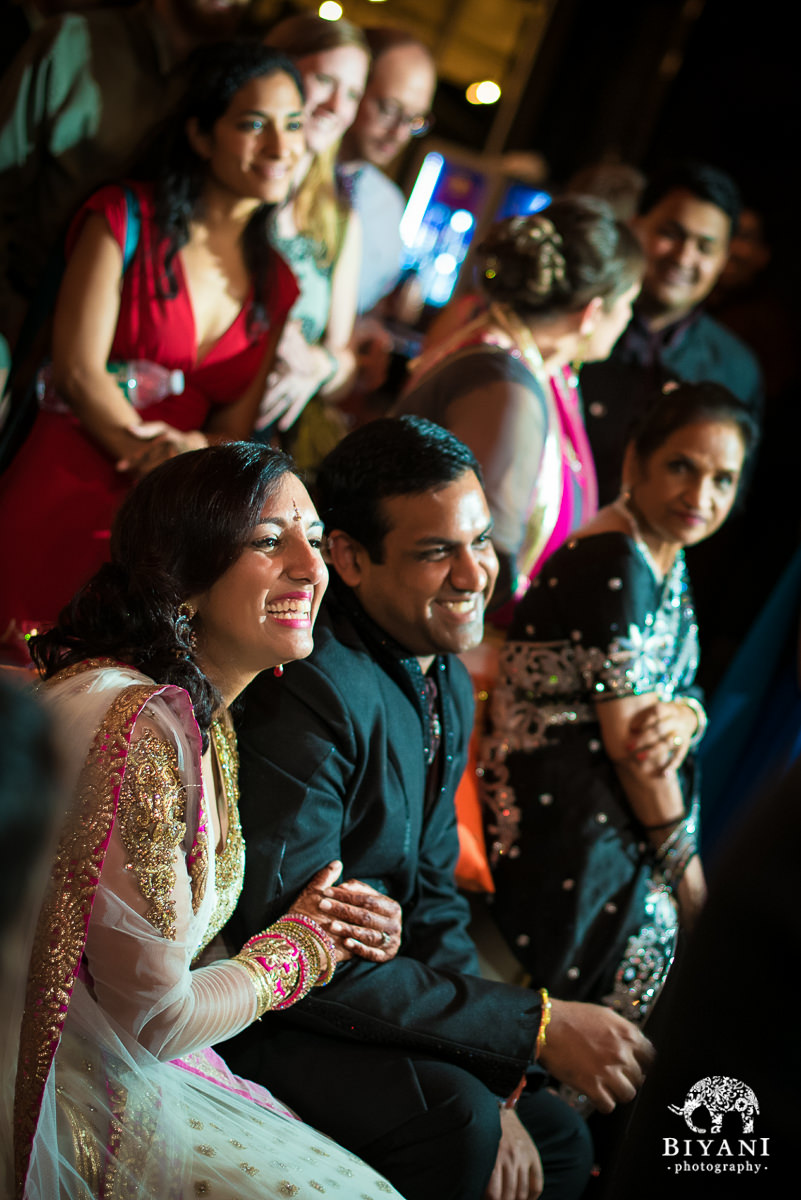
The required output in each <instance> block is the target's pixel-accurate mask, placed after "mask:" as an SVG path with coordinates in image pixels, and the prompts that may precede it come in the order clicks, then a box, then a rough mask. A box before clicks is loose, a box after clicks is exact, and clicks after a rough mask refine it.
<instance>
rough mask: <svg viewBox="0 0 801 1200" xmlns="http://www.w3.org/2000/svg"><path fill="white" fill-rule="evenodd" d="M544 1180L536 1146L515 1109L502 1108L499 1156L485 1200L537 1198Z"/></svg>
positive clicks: (527, 1199) (529, 1199)
mask: <svg viewBox="0 0 801 1200" xmlns="http://www.w3.org/2000/svg"><path fill="white" fill-rule="evenodd" d="M544 1182H545V1180H544V1177H543V1174H542V1163H541V1162H540V1156H539V1154H538V1152H537V1147H536V1146H535V1145H534V1143H533V1142H532V1140H531V1138H530V1137H529V1135H528V1134H527V1133H526V1131H525V1129H524V1128H523V1126H522V1124H521V1122H520V1118H519V1117H518V1115H517V1113H516V1112H515V1110H514V1109H513V1108H502V1109H501V1140H500V1144H499V1146H498V1157H497V1158H496V1159H495V1166H494V1167H493V1169H492V1175H491V1176H490V1181H489V1183H488V1185H487V1190H486V1191H485V1193H484V1200H536V1197H537V1196H539V1195H540V1193H541V1192H542V1188H543V1184H544Z"/></svg>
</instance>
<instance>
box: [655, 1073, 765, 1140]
mask: <svg viewBox="0 0 801 1200" xmlns="http://www.w3.org/2000/svg"><path fill="white" fill-rule="evenodd" d="M698 1108H705V1109H706V1110H707V1112H708V1113H709V1115H710V1117H711V1118H712V1127H711V1129H709V1130H708V1131H707V1130H706V1129H702V1128H700V1127H699V1126H698V1125H694V1124H693V1119H692V1118H693V1113H694V1112H695V1111H696V1109H698ZM668 1112H672V1113H676V1115H677V1116H680V1117H684V1120H685V1121H686V1122H687V1126H688V1128H689V1129H692V1131H693V1133H707V1132H709V1133H720V1130H721V1126H722V1124H723V1115H724V1113H727V1112H734V1113H739V1115H740V1116H741V1118H742V1122H743V1133H753V1132H754V1114H755V1113H758V1112H759V1102H758V1100H757V1098H756V1096H755V1095H754V1093H753V1092H752V1091H751V1089H750V1087H747V1086H746V1084H744V1083H741V1081H740V1080H739V1079H730V1078H729V1076H728V1075H709V1076H707V1078H706V1079H699V1080H698V1082H697V1083H694V1084H693V1086H692V1087H691V1088H690V1090H689V1092H688V1093H687V1099H686V1100H685V1101H684V1103H683V1104H682V1105H681V1106H678V1105H676V1104H669V1105H668Z"/></svg>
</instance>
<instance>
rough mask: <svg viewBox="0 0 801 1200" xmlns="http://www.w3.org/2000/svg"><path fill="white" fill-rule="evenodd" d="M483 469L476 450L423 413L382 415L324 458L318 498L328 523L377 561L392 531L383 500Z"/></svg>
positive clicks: (328, 526)
mask: <svg viewBox="0 0 801 1200" xmlns="http://www.w3.org/2000/svg"><path fill="white" fill-rule="evenodd" d="M467 471H473V472H474V473H475V474H476V476H477V477H478V479H479V480H480V479H481V470H480V467H479V465H478V463H477V461H476V458H475V456H474V454H473V452H472V450H470V449H468V447H467V446H465V444H464V443H463V442H460V441H459V439H458V438H457V437H454V435H453V434H452V433H449V432H448V430H447V429H443V428H442V426H441V425H435V424H434V422H433V421H426V420H425V419H424V418H423V417H382V418H380V419H379V420H376V421H370V422H368V424H366V425H362V426H361V428H359V429H355V430H354V431H353V433H349V434H348V436H347V437H346V438H344V439H343V440H342V441H341V442H340V443H339V445H338V446H336V447H335V448H334V449H333V450H332V451H331V453H330V454H329V455H328V456H327V457H326V458H325V459H324V460H323V462H322V464H321V466H320V470H319V472H318V475H317V487H316V499H317V505H318V509H319V512H320V516H321V517H322V519H323V520H324V521H325V526H326V529H329V530H332V529H341V530H343V531H344V532H345V533H347V534H349V535H350V537H352V538H354V539H355V540H356V541H357V542H359V543H360V544H361V545H362V546H364V548H365V550H366V551H367V553H368V554H369V556H370V558H371V559H372V561H373V562H381V561H382V560H383V544H384V538H385V536H386V534H387V533H388V532H389V528H390V526H389V524H388V522H387V520H386V517H385V515H384V512H383V509H382V505H381V501H382V500H385V499H388V498H389V497H391V496H414V495H419V494H420V493H421V492H428V491H431V490H433V489H435V488H440V487H445V486H446V485H447V484H449V483H453V482H455V481H456V480H457V479H460V478H461V476H462V475H464V474H465V473H466V472H467Z"/></svg>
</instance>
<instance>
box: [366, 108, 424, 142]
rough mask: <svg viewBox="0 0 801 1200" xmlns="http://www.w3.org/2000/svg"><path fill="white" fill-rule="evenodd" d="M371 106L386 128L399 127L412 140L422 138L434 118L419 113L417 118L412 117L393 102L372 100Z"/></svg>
mask: <svg viewBox="0 0 801 1200" xmlns="http://www.w3.org/2000/svg"><path fill="white" fill-rule="evenodd" d="M373 104H374V105H375V108H376V111H377V113H378V117H379V119H380V120H381V122H382V123H383V124H384V125H386V126H387V128H397V127H398V126H401V127H402V128H405V129H407V130H408V131H409V136H410V137H413V138H416V137H422V136H423V134H424V133H428V131H429V129H430V128H431V126H432V125H433V124H434V118H433V116H432V115H431V114H430V113H425V114H422V113H419V114H418V115H417V116H412V115H411V114H410V113H407V112H404V111H403V109H402V108H401V106H400V105H399V104H398V103H397V102H396V101H395V100H373Z"/></svg>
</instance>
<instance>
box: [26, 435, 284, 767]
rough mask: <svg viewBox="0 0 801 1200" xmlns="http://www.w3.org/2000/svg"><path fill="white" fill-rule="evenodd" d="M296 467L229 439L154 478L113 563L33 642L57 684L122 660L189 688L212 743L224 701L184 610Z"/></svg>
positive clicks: (130, 510) (229, 559)
mask: <svg viewBox="0 0 801 1200" xmlns="http://www.w3.org/2000/svg"><path fill="white" fill-rule="evenodd" d="M288 472H291V473H293V474H296V471H295V466H294V463H293V462H292V459H291V458H289V456H288V455H286V454H284V453H283V452H282V451H280V450H272V449H270V448H269V447H267V446H262V445H259V444H258V443H256V442H229V443H227V444H226V445H221V446H209V447H208V448H207V449H205V450H193V451H190V452H189V453H186V454H180V455H178V456H177V457H176V458H173V459H170V460H169V462H166V463H163V464H162V466H160V467H158V468H157V469H156V470H155V471H152V472H151V473H150V474H149V475H146V476H145V478H144V479H142V480H141V482H140V483H138V484H137V485H136V487H135V488H134V489H133V491H132V492H131V493H130V494H129V495H128V497H127V498H126V500H125V502H124V503H123V505H122V507H121V509H120V511H119V513H118V514H117V518H116V520H115V522H114V528H113V530H112V533H111V562H109V563H106V564H105V565H104V566H102V567H101V568H100V570H99V571H98V572H97V573H96V574H95V575H94V576H93V578H92V579H90V581H89V582H88V583H87V584H86V585H85V587H83V588H82V589H81V590H80V591H79V592H78V593H77V595H76V596H75V597H74V598H73V599H72V601H71V602H70V603H69V604H68V605H67V606H66V607H65V608H64V609H63V610H62V612H61V614H60V616H59V619H58V622H57V624H56V625H55V626H54V627H53V629H51V630H49V631H48V632H47V633H44V634H40V635H39V636H38V637H35V638H31V641H30V647H31V656H32V658H33V660H34V662H35V663H36V666H37V667H38V669H39V671H40V673H41V674H42V675H44V676H45V678H49V677H50V676H51V675H55V674H56V673H57V672H58V671H60V670H62V669H63V668H64V667H67V666H70V665H71V664H72V663H77V662H82V661H83V660H84V659H87V658H105V657H110V658H115V659H117V660H118V661H119V662H123V663H126V664H128V665H130V666H132V667H135V668H136V669H137V670H139V671H142V672H143V673H144V674H145V675H149V676H150V677H151V679H154V680H155V681H156V682H157V683H173V684H176V685H177V686H178V687H182V688H185V689H186V690H187V692H188V693H189V695H190V698H191V700H192V706H193V708H194V710H195V717H196V719H197V723H198V726H199V728H200V731H201V735H202V737H203V746H204V749H205V747H206V746H207V744H208V729H209V726H210V724H211V721H212V719H213V716H214V713H215V711H216V710H217V709H218V708H219V707H220V705H221V703H222V699H221V697H220V695H219V693H218V692H217V690H216V688H215V687H214V685H213V684H212V683H211V681H210V680H209V679H207V678H206V676H205V675H204V674H203V672H202V671H201V670H200V667H199V666H198V665H197V663H196V662H195V661H194V658H193V653H192V637H193V632H194V630H193V627H192V624H191V622H190V620H189V618H188V617H187V616H185V615H181V614H180V613H179V611H178V610H179V608H180V605H181V603H182V602H183V601H184V600H186V599H187V597H189V596H193V595H197V594H198V593H203V592H205V591H207V590H208V589H209V588H210V587H211V586H212V584H213V583H214V582H215V581H216V580H217V579H219V578H220V576H221V575H223V574H224V573H225V572H226V571H227V570H228V568H229V567H230V566H231V564H232V563H233V562H234V561H235V560H236V559H237V558H238V556H239V555H240V554H241V552H242V550H243V549H244V548H245V546H246V545H247V542H248V540H249V538H250V536H251V533H252V531H253V529H254V528H255V527H256V525H257V524H258V523H259V518H260V516H261V512H262V509H263V507H264V503H265V500H266V498H267V497H268V496H270V495H272V494H273V493H274V491H275V490H276V488H277V486H278V484H279V481H280V480H281V479H282V477H283V476H284V475H286V474H287V473H288Z"/></svg>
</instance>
